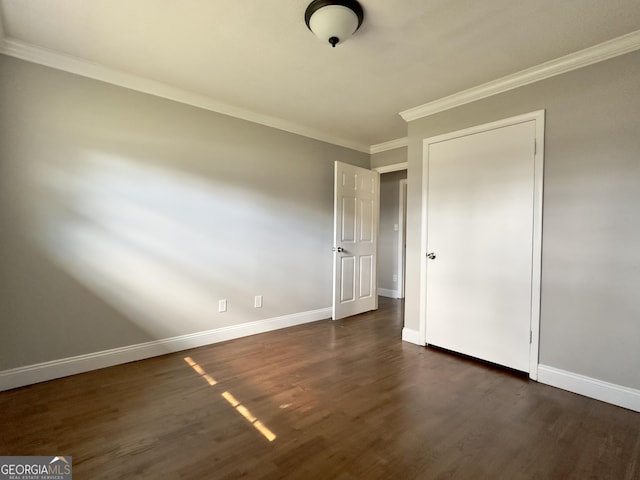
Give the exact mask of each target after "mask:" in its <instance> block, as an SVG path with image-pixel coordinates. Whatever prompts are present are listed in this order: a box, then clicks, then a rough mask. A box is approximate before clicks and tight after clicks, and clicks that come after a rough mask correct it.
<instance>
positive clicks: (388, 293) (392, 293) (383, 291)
mask: <svg viewBox="0 0 640 480" xmlns="http://www.w3.org/2000/svg"><path fill="white" fill-rule="evenodd" d="M378 295H380V296H382V297H389V298H400V292H398V290H389V289H388V288H378Z"/></svg>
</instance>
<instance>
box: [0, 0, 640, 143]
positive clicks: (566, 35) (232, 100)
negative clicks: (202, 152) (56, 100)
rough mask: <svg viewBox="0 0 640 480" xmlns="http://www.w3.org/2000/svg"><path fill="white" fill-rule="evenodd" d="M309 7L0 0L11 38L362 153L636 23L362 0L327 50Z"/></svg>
mask: <svg viewBox="0 0 640 480" xmlns="http://www.w3.org/2000/svg"><path fill="white" fill-rule="evenodd" d="M309 1H310V0H309ZM309 1H307V0H55V1H52V0H0V16H1V17H0V18H1V19H2V30H3V31H4V36H5V39H6V40H8V41H10V42H12V43H14V44H21V45H28V46H36V47H42V48H44V49H46V50H49V51H53V52H58V53H61V54H65V55H68V56H71V57H76V58H78V59H82V60H84V61H88V62H92V63H95V64H99V65H102V66H105V67H109V68H111V69H115V70H118V71H121V72H126V73H128V74H132V75H136V76H138V77H142V78H145V79H151V80H155V81H157V82H161V83H163V84H166V85H170V86H172V87H176V88H178V89H181V90H184V91H188V92H192V93H194V94H197V95H199V96H201V97H206V98H209V99H211V100H212V101H216V102H221V103H223V104H226V105H231V106H233V107H237V108H238V109H239V110H240V111H250V112H255V113H256V114H257V115H259V116H262V118H272V119H274V120H275V123H277V121H279V120H282V121H283V122H286V123H288V124H293V125H299V126H300V127H301V129H303V130H305V131H308V132H315V133H317V135H316V137H317V138H336V139H342V140H343V143H351V144H353V145H360V146H366V147H368V146H369V145H373V144H379V143H382V142H386V141H389V140H393V139H396V138H399V137H404V136H405V135H406V124H405V122H404V121H403V120H402V118H401V117H400V116H399V115H398V112H400V111H403V110H406V109H409V108H412V107H416V106H418V105H421V104H424V103H427V102H431V101H434V100H437V99H439V98H441V97H444V96H447V95H450V94H453V93H456V92H459V91H461V90H465V89H467V88H470V87H473V86H475V85H479V84H482V83H485V82H488V81H491V80H495V79H497V78H500V77H503V76H505V75H508V74H512V73H514V72H518V71H520V70H523V69H525V68H528V67H531V66H534V65H538V64H540V63H543V62H546V61H549V60H552V59H555V58H558V57H561V56H564V55H567V54H569V53H572V52H575V51H578V50H581V49H584V48H587V47H591V46H593V45H596V44H599V43H601V42H604V41H607V40H610V39H612V38H616V37H619V36H621V35H624V34H627V33H630V32H633V31H636V30H638V29H640V1H639V0H484V1H478V0H403V1H399V0H396V1H392V0H384V1H383V0H360V2H361V4H362V6H363V8H364V11H365V19H364V23H363V25H362V27H361V28H360V30H359V31H358V32H356V34H355V35H354V36H353V37H352V38H351V39H349V40H348V41H347V42H345V43H344V44H343V45H339V46H338V47H336V48H335V49H334V48H331V47H330V46H328V45H324V44H323V43H321V42H320V41H319V40H318V39H317V38H316V37H314V36H313V35H312V34H311V33H310V32H309V31H308V30H307V27H306V25H305V23H304V11H305V8H306V6H307V4H308V3H309ZM267 123H268V122H267ZM311 136H313V134H312V135H311Z"/></svg>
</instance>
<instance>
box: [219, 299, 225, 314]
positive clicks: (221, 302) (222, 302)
mask: <svg viewBox="0 0 640 480" xmlns="http://www.w3.org/2000/svg"><path fill="white" fill-rule="evenodd" d="M226 311H227V300H226V299H225V300H218V312H220V313H222V312H226Z"/></svg>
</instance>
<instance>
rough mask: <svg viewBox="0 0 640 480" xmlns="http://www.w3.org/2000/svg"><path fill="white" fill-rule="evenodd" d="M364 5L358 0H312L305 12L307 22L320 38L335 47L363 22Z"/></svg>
mask: <svg viewBox="0 0 640 480" xmlns="http://www.w3.org/2000/svg"><path fill="white" fill-rule="evenodd" d="M362 18H363V12H362V7H361V6H360V4H359V3H358V2H357V1H355V0H354V1H333V2H332V1H326V0H316V1H314V2H311V4H310V5H309V6H308V7H307V11H306V13H305V22H306V23H307V26H308V27H309V30H311V31H312V32H313V33H314V34H315V35H316V36H317V37H318V38H319V39H320V40H322V41H323V42H328V43H330V44H331V46H333V47H335V46H336V45H337V44H338V43H343V42H344V41H345V40H347V38H349V37H350V36H351V35H353V33H354V32H355V31H356V30H358V28H359V27H360V25H361V24H362Z"/></svg>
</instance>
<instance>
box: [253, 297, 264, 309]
mask: <svg viewBox="0 0 640 480" xmlns="http://www.w3.org/2000/svg"><path fill="white" fill-rule="evenodd" d="M253 306H254V308H262V295H256V296H255V298H254V299H253Z"/></svg>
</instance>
